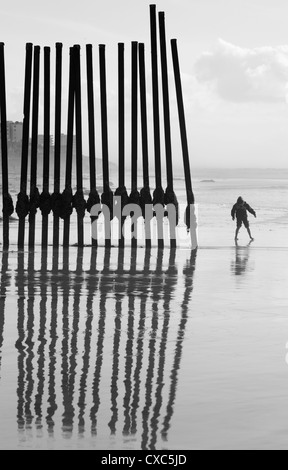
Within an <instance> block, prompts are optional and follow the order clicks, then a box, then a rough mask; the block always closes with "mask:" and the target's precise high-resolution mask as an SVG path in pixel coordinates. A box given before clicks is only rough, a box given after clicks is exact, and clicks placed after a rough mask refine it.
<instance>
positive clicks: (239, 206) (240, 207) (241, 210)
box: [231, 196, 256, 241]
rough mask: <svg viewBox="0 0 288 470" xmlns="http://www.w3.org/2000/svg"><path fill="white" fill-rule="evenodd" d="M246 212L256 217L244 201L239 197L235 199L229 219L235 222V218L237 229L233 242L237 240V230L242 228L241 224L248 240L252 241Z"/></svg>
mask: <svg viewBox="0 0 288 470" xmlns="http://www.w3.org/2000/svg"><path fill="white" fill-rule="evenodd" d="M247 211H248V212H250V214H253V215H254V217H256V212H255V211H254V209H252V207H250V206H249V204H247V202H245V201H244V199H243V198H242V197H241V196H239V197H238V199H237V202H236V203H235V204H234V206H233V207H232V210H231V217H232V219H233V220H235V216H236V221H237V227H236V232H235V241H237V240H238V234H239V230H240V228H241V227H242V224H243V225H244V227H245V228H246V230H247V232H248V235H249V237H250V240H253V237H252V235H251V231H250V224H249V220H248V216H247Z"/></svg>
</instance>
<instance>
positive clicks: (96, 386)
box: [90, 248, 111, 435]
mask: <svg viewBox="0 0 288 470" xmlns="http://www.w3.org/2000/svg"><path fill="white" fill-rule="evenodd" d="M110 257H111V250H110V249H107V248H106V250H105V256H104V269H103V271H102V276H101V278H100V281H99V293H100V303H99V310H100V312H99V321H98V328H97V330H98V339H97V346H96V364H95V370H94V377H93V385H92V400H93V406H92V407H91V410H90V419H91V434H92V435H96V434H97V413H98V410H99V407H100V379H101V370H102V364H103V348H104V336H105V321H106V299H107V291H108V290H109V289H110V286H109V283H108V285H107V284H106V283H107V277H106V275H107V274H108V273H109V269H110Z"/></svg>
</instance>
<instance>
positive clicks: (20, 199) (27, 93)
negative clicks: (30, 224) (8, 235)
mask: <svg viewBox="0 0 288 470" xmlns="http://www.w3.org/2000/svg"><path fill="white" fill-rule="evenodd" d="M32 54H33V44H32V43H27V44H26V58H25V80H24V109H23V115H24V116H23V131H22V152H21V177H20V192H19V193H18V196H17V203H16V213H17V215H18V217H19V225H18V248H19V249H20V250H23V248H24V239H25V217H26V216H27V215H28V213H29V198H28V196H27V167H28V151H29V125H30V100H31V78H32Z"/></svg>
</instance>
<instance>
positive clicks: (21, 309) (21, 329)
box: [15, 251, 26, 431]
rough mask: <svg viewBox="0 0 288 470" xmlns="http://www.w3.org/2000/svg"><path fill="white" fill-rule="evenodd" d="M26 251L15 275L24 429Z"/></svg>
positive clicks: (19, 417) (21, 423)
mask: <svg viewBox="0 0 288 470" xmlns="http://www.w3.org/2000/svg"><path fill="white" fill-rule="evenodd" d="M23 277H24V253H23V252H21V251H19V252H18V269H17V274H16V276H15V284H16V288H17V290H18V301H17V304H18V309H17V310H18V317H17V330H18V339H17V341H16V344H15V347H16V349H17V350H18V381H17V398H18V401H17V424H18V430H21V431H23V430H24V426H25V417H24V390H25V367H24V361H25V357H26V354H25V345H24V340H25V326H24V325H25V301H24V279H23Z"/></svg>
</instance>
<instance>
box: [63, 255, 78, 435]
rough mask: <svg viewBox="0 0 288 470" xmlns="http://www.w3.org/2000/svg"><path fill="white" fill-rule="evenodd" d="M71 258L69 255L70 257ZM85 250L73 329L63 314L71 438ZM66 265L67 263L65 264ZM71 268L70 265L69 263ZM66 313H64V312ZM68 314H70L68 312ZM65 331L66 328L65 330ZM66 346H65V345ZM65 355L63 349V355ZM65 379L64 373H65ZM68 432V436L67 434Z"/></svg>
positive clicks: (75, 291) (65, 418)
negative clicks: (66, 330) (65, 329)
mask: <svg viewBox="0 0 288 470" xmlns="http://www.w3.org/2000/svg"><path fill="white" fill-rule="evenodd" d="M68 256H69V255H68ZM82 263H83V248H81V247H79V248H78V251H77V265H76V272H75V273H74V276H73V277H74V279H73V280H74V285H73V297H74V299H73V321H72V326H71V328H70V327H69V318H67V317H66V307H65V315H64V314H63V327H64V318H65V327H66V328H67V329H69V331H71V336H70V344H69V333H68V332H67V334H65V333H64V332H63V336H64V334H65V336H66V338H65V351H67V360H66V358H65V361H64V357H63V362H64V364H63V365H64V367H65V379H66V380H65V381H66V383H64V380H63V381H62V385H63V405H64V413H63V421H62V422H63V431H64V432H65V433H66V436H69V437H70V436H71V435H72V433H73V425H74V416H75V408H74V403H73V402H74V394H75V379H76V373H77V372H76V371H77V356H78V347H77V343H78V339H79V319H80V298H81V288H82V276H83V266H82ZM65 264H66V263H65ZM68 266H69V263H68ZM63 313H64V312H63ZM67 313H68V312H67ZM63 329H64V328H63ZM63 346H64V344H63ZM64 354H65V352H64V349H63V355H64ZM63 372H64V371H63ZM63 377H64V373H63ZM67 432H68V434H67Z"/></svg>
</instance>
